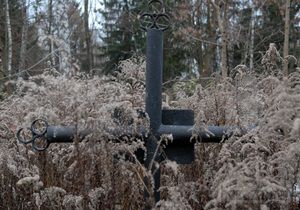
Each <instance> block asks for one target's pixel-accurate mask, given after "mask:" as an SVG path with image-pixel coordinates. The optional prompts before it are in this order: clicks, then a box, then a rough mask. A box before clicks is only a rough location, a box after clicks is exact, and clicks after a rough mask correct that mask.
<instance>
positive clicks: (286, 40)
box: [283, 0, 290, 76]
mask: <svg viewBox="0 0 300 210" xmlns="http://www.w3.org/2000/svg"><path fill="white" fill-rule="evenodd" d="M289 34H290V0H286V3H285V23H284V44H283V58H284V63H283V73H284V75H285V76H288V74H289V67H288V64H289V63H288V57H287V56H288V55H289Z"/></svg>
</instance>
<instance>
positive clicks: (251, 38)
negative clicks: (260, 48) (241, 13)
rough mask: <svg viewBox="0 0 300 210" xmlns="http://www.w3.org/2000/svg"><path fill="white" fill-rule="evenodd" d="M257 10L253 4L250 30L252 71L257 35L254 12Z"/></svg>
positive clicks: (250, 65) (251, 68) (251, 69)
mask: <svg viewBox="0 0 300 210" xmlns="http://www.w3.org/2000/svg"><path fill="white" fill-rule="evenodd" d="M254 12H255V10H254V6H252V9H251V20H250V21H251V22H250V27H251V31H250V48H249V54H250V63H249V68H250V71H253V68H254V64H253V62H254V61H253V59H254V37H255V34H254V33H255V20H254V18H255V14H254Z"/></svg>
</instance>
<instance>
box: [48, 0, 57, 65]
mask: <svg viewBox="0 0 300 210" xmlns="http://www.w3.org/2000/svg"><path fill="white" fill-rule="evenodd" d="M48 21H49V27H48V36H49V37H51V38H50V40H49V53H50V54H51V65H52V66H55V63H56V61H55V54H54V43H53V36H52V35H53V33H52V24H53V1H52V0H49V1H48Z"/></svg>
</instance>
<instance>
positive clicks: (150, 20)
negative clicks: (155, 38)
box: [139, 0, 170, 31]
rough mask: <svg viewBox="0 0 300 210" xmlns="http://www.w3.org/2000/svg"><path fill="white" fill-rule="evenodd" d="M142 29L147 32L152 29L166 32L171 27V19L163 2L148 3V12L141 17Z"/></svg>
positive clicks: (155, 0)
mask: <svg viewBox="0 0 300 210" xmlns="http://www.w3.org/2000/svg"><path fill="white" fill-rule="evenodd" d="M139 19H140V24H141V28H142V29H144V30H145V31H147V30H148V29H150V28H154V29H158V30H162V31H165V30H167V29H168V28H169V26H170V17H169V16H168V15H167V14H166V13H165V7H164V3H163V1H162V0H151V1H149V2H148V11H147V12H145V13H143V14H142V15H141V16H140V18H139Z"/></svg>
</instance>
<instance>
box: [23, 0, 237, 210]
mask: <svg viewBox="0 0 300 210" xmlns="http://www.w3.org/2000/svg"><path fill="white" fill-rule="evenodd" d="M148 9H149V10H150V11H148V12H146V13H143V14H142V15H141V16H140V20H141V28H142V29H144V30H145V31H146V32H147V52H146V54H147V55H146V56H147V62H146V98H145V100H146V108H145V109H146V110H145V111H146V113H147V114H148V116H149V119H150V134H149V135H148V136H147V137H146V138H145V139H146V140H145V146H146V150H147V151H146V159H145V162H144V165H145V167H146V168H147V169H150V170H151V171H152V174H153V179H154V194H155V201H156V202H158V201H159V200H160V194H159V187H160V169H159V168H155V166H154V165H155V164H151V162H153V160H154V161H156V162H158V163H160V162H161V161H162V160H163V158H162V153H161V150H157V148H159V147H160V146H161V145H159V139H160V138H161V136H162V135H164V134H171V135H172V137H173V140H172V142H171V143H168V144H167V145H166V146H165V147H164V149H163V152H164V154H165V155H164V156H166V157H167V158H168V159H169V160H172V161H176V162H177V163H178V164H189V163H191V162H193V161H194V144H195V141H192V140H191V137H192V135H193V128H194V112H193V110H183V109H170V110H168V109H162V82H163V32H164V31H165V30H166V29H168V27H169V21H170V19H169V16H168V15H166V14H165V12H164V7H163V2H162V1H161V0H152V1H149V3H148ZM151 10H152V11H151ZM37 123H44V124H45V126H44V127H45V129H42V130H37V129H36V128H35V127H36V126H35V124H37ZM233 129H234V128H232V127H219V126H208V127H207V128H206V131H205V130H204V129H203V131H201V132H200V133H199V132H198V133H197V135H198V137H199V139H201V142H220V141H221V140H222V139H227V138H228V137H230V136H231V135H232V134H233ZM25 130H26V129H20V130H19V131H18V132H17V137H18V140H19V141H20V142H22V143H24V144H28V143H32V144H33V147H34V149H35V150H38V151H44V150H45V149H47V147H48V146H49V145H50V144H51V143H67V142H73V141H74V136H75V135H76V129H75V126H74V127H72V126H51V125H48V124H47V122H46V121H44V120H36V121H34V122H33V123H32V125H31V127H30V128H28V129H27V131H28V132H30V133H31V134H32V138H31V139H28V140H26V139H24V138H23V137H22V136H23V134H22V132H24V131H25ZM87 134H88V132H87V133H81V134H80V135H81V137H82V138H84V136H86V135H87ZM40 137H46V140H47V142H46V144H44V145H43V146H41V147H39V146H38V144H37V143H36V140H37V139H38V138H40ZM151 165H152V168H150V167H151ZM145 183H146V184H147V183H150V182H149V180H147V179H145ZM148 197H149V194H148V193H147V191H146V190H145V198H148ZM150 208H151V207H150V206H149V209H150Z"/></svg>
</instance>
